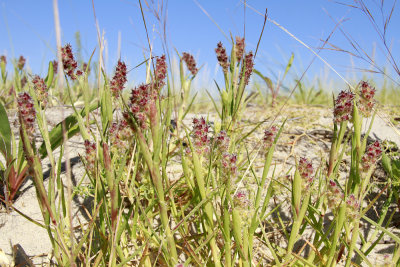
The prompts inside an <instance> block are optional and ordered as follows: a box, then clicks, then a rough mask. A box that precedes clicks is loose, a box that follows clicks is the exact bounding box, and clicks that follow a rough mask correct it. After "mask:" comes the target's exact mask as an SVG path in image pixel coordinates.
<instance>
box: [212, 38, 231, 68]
mask: <svg viewBox="0 0 400 267" xmlns="http://www.w3.org/2000/svg"><path fill="white" fill-rule="evenodd" d="M215 53H216V54H217V60H218V63H219V65H220V66H221V67H222V70H223V72H224V73H227V72H228V67H229V62H228V56H227V55H226V50H225V47H223V45H222V43H221V42H219V43H218V44H217V48H215Z"/></svg>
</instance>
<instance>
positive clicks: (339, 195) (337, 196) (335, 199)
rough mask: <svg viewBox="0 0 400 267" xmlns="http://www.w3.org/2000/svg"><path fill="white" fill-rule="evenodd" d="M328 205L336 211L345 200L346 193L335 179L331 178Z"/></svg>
mask: <svg viewBox="0 0 400 267" xmlns="http://www.w3.org/2000/svg"><path fill="white" fill-rule="evenodd" d="M327 197H328V206H329V208H330V209H331V210H332V211H335V210H336V209H337V208H338V207H339V205H340V203H341V202H342V201H343V198H344V194H343V192H342V190H341V189H340V187H339V186H338V185H337V184H336V182H335V181H333V180H330V181H329V184H328V192H327Z"/></svg>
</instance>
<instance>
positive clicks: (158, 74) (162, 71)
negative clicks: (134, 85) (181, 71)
mask: <svg viewBox="0 0 400 267" xmlns="http://www.w3.org/2000/svg"><path fill="white" fill-rule="evenodd" d="M154 76H155V80H156V81H155V82H154V83H153V87H154V89H156V90H157V91H160V90H161V88H162V87H163V86H164V85H165V81H164V79H165V77H167V63H166V59H165V55H162V56H161V57H157V60H156V69H155V72H154Z"/></svg>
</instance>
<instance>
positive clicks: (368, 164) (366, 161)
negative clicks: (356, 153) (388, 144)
mask: <svg viewBox="0 0 400 267" xmlns="http://www.w3.org/2000/svg"><path fill="white" fill-rule="evenodd" d="M381 155H382V146H381V143H380V142H379V141H375V142H374V143H372V144H370V145H369V146H368V147H367V148H366V150H365V154H364V156H363V157H362V158H361V170H362V171H363V172H365V173H366V172H368V171H369V169H370V168H374V167H375V166H376V163H377V161H378V160H379V158H380V157H381Z"/></svg>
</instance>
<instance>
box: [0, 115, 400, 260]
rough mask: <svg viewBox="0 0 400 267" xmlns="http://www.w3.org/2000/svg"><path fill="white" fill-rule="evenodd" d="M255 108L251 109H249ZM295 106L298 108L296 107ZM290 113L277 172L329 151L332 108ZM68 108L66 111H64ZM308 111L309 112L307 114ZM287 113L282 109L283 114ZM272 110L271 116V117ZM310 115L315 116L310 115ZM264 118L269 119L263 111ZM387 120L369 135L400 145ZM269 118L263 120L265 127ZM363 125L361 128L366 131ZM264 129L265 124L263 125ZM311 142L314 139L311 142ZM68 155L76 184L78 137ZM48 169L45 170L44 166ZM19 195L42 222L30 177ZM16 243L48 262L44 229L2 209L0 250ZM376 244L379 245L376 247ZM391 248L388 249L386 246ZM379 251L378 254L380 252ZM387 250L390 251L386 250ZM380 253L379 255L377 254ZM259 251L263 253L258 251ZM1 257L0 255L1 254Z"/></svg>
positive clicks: (24, 208) (19, 204)
mask: <svg viewBox="0 0 400 267" xmlns="http://www.w3.org/2000/svg"><path fill="white" fill-rule="evenodd" d="M251 109H254V110H251ZM297 109H298V110H297ZM291 111H292V112H290V114H295V115H296V116H292V115H291V118H290V117H289V121H288V124H287V126H286V128H285V131H284V135H283V136H282V140H286V141H287V142H289V141H290V142H292V143H291V144H295V145H292V146H288V145H284V144H282V145H281V146H279V147H278V148H277V151H276V153H275V155H274V157H275V158H274V160H275V163H276V164H277V169H276V170H278V171H279V169H280V171H282V172H283V171H284V170H285V169H286V170H287V166H293V164H294V157H299V156H307V157H309V158H311V159H312V160H313V163H317V164H320V162H321V156H323V157H326V153H327V152H328V151H329V148H330V143H329V140H330V139H329V131H330V129H332V117H331V113H332V112H331V110H329V109H326V108H318V107H315V108H311V110H308V111H304V108H301V107H298V108H296V107H295V108H292V110H291ZM70 112H71V111H70V110H66V112H65V113H66V114H65V115H67V114H69V113H70ZM259 112H260V110H257V109H255V108H250V110H249V111H248V112H246V114H245V115H244V118H243V124H246V123H250V124H251V123H256V122H258V121H259V120H260V118H255V117H254V114H256V113H259ZM309 112H311V113H309ZM286 113H288V112H285V114H286ZM46 114H47V115H48V121H49V124H50V125H55V124H56V123H57V122H59V121H60V120H61V108H53V109H49V110H48V111H47V113H46ZM273 114H274V113H272V115H271V116H273ZM309 114H313V115H315V116H309ZM264 117H265V118H268V116H267V115H266V114H264ZM282 119H283V117H279V118H278V120H277V122H280V121H281V120H282ZM10 120H11V121H13V120H16V117H15V116H13V115H10ZM387 121H388V119H387V118H386V117H385V116H384V115H380V116H377V117H376V119H375V123H374V125H373V127H372V130H371V134H370V137H371V138H373V139H379V140H385V139H388V140H391V141H394V142H395V143H397V145H398V146H400V135H399V134H398V130H397V131H396V130H395V129H394V128H393V127H391V126H390V125H388V124H387V123H386V122H387ZM270 122H271V121H267V122H266V124H265V125H266V126H268V125H269V123H270ZM365 128H366V127H364V130H365ZM263 129H265V127H264V128H263ZM254 136H255V138H261V137H262V131H258V132H256V133H255V135H254ZM312 142H314V143H313V144H312ZM68 144H69V149H70V158H71V159H72V171H73V178H74V181H75V183H76V181H77V180H79V179H80V177H82V175H83V165H82V163H81V162H80V160H79V157H78V155H79V153H83V151H84V150H83V149H84V147H83V144H82V140H80V139H79V138H78V137H74V138H72V139H71V140H70V141H69V143H68ZM47 164H48V163H46V162H45V161H44V162H43V165H44V171H45V172H46V170H47V169H48V167H46V166H48V165H47ZM46 168H47V169H46ZM22 192H23V193H22V195H21V196H20V197H19V198H18V199H17V201H16V202H15V203H14V207H15V208H16V209H18V210H19V211H20V212H22V213H24V214H26V215H27V216H29V217H30V218H32V219H33V220H36V221H38V222H42V221H43V220H42V215H41V212H40V209H39V206H38V202H37V199H36V192H35V189H34V187H33V186H32V182H31V181H30V180H28V181H27V183H26V184H25V185H24V186H23V188H22ZM81 204H82V200H79V199H75V200H74V205H75V207H76V209H75V212H76V213H77V214H78V213H79V212H80V211H79V207H80V205H81ZM16 244H19V245H20V246H22V248H23V249H24V250H25V252H26V254H27V255H28V256H29V257H31V259H32V260H33V262H34V263H35V264H37V265H42V263H44V262H48V254H49V253H51V243H50V241H49V238H48V234H47V231H46V230H45V229H43V228H41V227H39V226H37V225H35V224H33V223H31V222H29V221H28V220H27V219H25V218H24V217H22V216H21V215H19V214H18V213H17V212H15V211H11V212H9V213H6V212H5V211H4V209H3V210H2V211H0V249H2V250H3V251H4V252H5V254H6V255H8V257H9V259H11V257H12V246H13V245H16ZM379 246H380V249H378V251H377V253H378V254H372V255H371V258H370V257H369V258H370V260H371V262H373V263H374V262H375V263H381V259H383V255H384V253H385V249H386V250H387V248H389V247H390V245H388V244H386V245H385V244H382V245H379ZM379 246H378V247H379ZM389 250H390V249H389ZM379 251H381V253H380V252H379ZM388 252H390V251H388ZM379 253H380V254H379ZM260 254H262V253H261V252H260ZM0 258H1V257H0Z"/></svg>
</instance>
